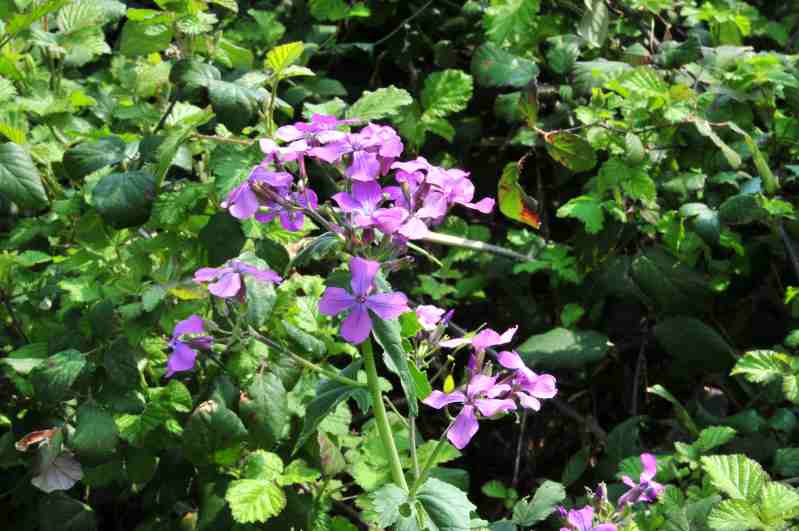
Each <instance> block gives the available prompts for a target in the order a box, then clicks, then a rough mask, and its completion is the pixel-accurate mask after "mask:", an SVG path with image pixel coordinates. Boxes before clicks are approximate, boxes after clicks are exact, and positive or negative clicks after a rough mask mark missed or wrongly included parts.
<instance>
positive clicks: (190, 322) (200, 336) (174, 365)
mask: <svg viewBox="0 0 799 531" xmlns="http://www.w3.org/2000/svg"><path fill="white" fill-rule="evenodd" d="M204 334H205V321H203V320H202V318H201V317H200V316H198V315H191V316H189V317H188V318H187V319H184V320H183V321H180V322H179V323H178V324H177V325H175V329H174V330H173V331H172V338H171V339H170V340H169V348H171V349H172V354H170V355H169V358H168V359H167V362H166V369H167V370H166V377H167V378H171V377H172V375H173V374H175V373H176V372H181V371H190V370H192V369H193V368H194V363H195V362H196V360H197V349H202V350H210V348H211V344H212V343H213V338H212V337H211V336H207V335H204ZM187 335H190V336H192V337H189V338H186V337H185V336H187Z"/></svg>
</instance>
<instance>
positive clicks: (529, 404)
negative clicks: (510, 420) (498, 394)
mask: <svg viewBox="0 0 799 531" xmlns="http://www.w3.org/2000/svg"><path fill="white" fill-rule="evenodd" d="M497 361H498V362H499V364H500V365H502V366H503V367H505V368H506V369H512V370H514V371H515V373H514V375H513V379H512V380H511V386H512V388H513V396H515V397H516V398H518V399H519V403H520V404H521V405H522V406H523V407H525V408H527V409H532V410H533V411H538V410H539V409H541V400H543V399H547V398H552V397H554V396H555V395H556V394H558V389H557V386H556V382H555V377H554V376H552V375H551V374H537V373H535V372H533V371H532V370H530V369H529V368H528V367H527V365H525V364H524V361H522V358H521V356H519V354H518V352H515V351H512V352H511V351H507V350H504V351H502V352H500V353H499V354H497Z"/></svg>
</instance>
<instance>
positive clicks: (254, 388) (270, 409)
mask: <svg viewBox="0 0 799 531" xmlns="http://www.w3.org/2000/svg"><path fill="white" fill-rule="evenodd" d="M239 410H240V411H241V416H242V419H243V420H244V423H245V425H246V426H247V429H248V431H249V433H250V436H251V437H252V439H253V440H254V441H255V442H256V445H257V447H258V448H263V449H266V450H270V449H272V448H273V447H274V446H275V445H276V444H277V442H278V441H280V440H281V439H282V438H283V436H284V433H285V428H286V426H287V424H288V421H289V409H288V399H287V397H286V389H285V388H284V387H283V382H281V381H280V378H278V377H277V376H275V375H274V374H271V373H265V374H258V375H256V376H255V378H254V379H253V381H252V383H251V384H250V386H249V387H248V388H247V392H246V394H242V396H241V401H240V402H239Z"/></svg>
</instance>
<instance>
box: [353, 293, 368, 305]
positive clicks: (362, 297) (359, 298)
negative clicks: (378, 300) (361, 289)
mask: <svg viewBox="0 0 799 531" xmlns="http://www.w3.org/2000/svg"><path fill="white" fill-rule="evenodd" d="M355 301H356V302H357V303H358V304H366V295H358V296H356V297H355Z"/></svg>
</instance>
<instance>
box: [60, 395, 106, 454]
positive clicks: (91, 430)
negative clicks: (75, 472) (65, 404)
mask: <svg viewBox="0 0 799 531" xmlns="http://www.w3.org/2000/svg"><path fill="white" fill-rule="evenodd" d="M116 443H117V427H116V424H114V417H112V416H111V414H110V413H108V412H107V411H105V410H104V409H102V408H101V407H99V406H97V405H95V404H92V403H87V404H83V405H82V406H81V407H80V408H78V422H77V427H76V428H75V434H74V435H73V436H72V437H70V439H69V444H70V447H71V448H73V449H74V450H75V452H77V454H78V455H79V456H80V457H82V458H87V459H92V460H98V459H103V458H107V457H110V456H111V455H113V453H114V450H115V447H116Z"/></svg>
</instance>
